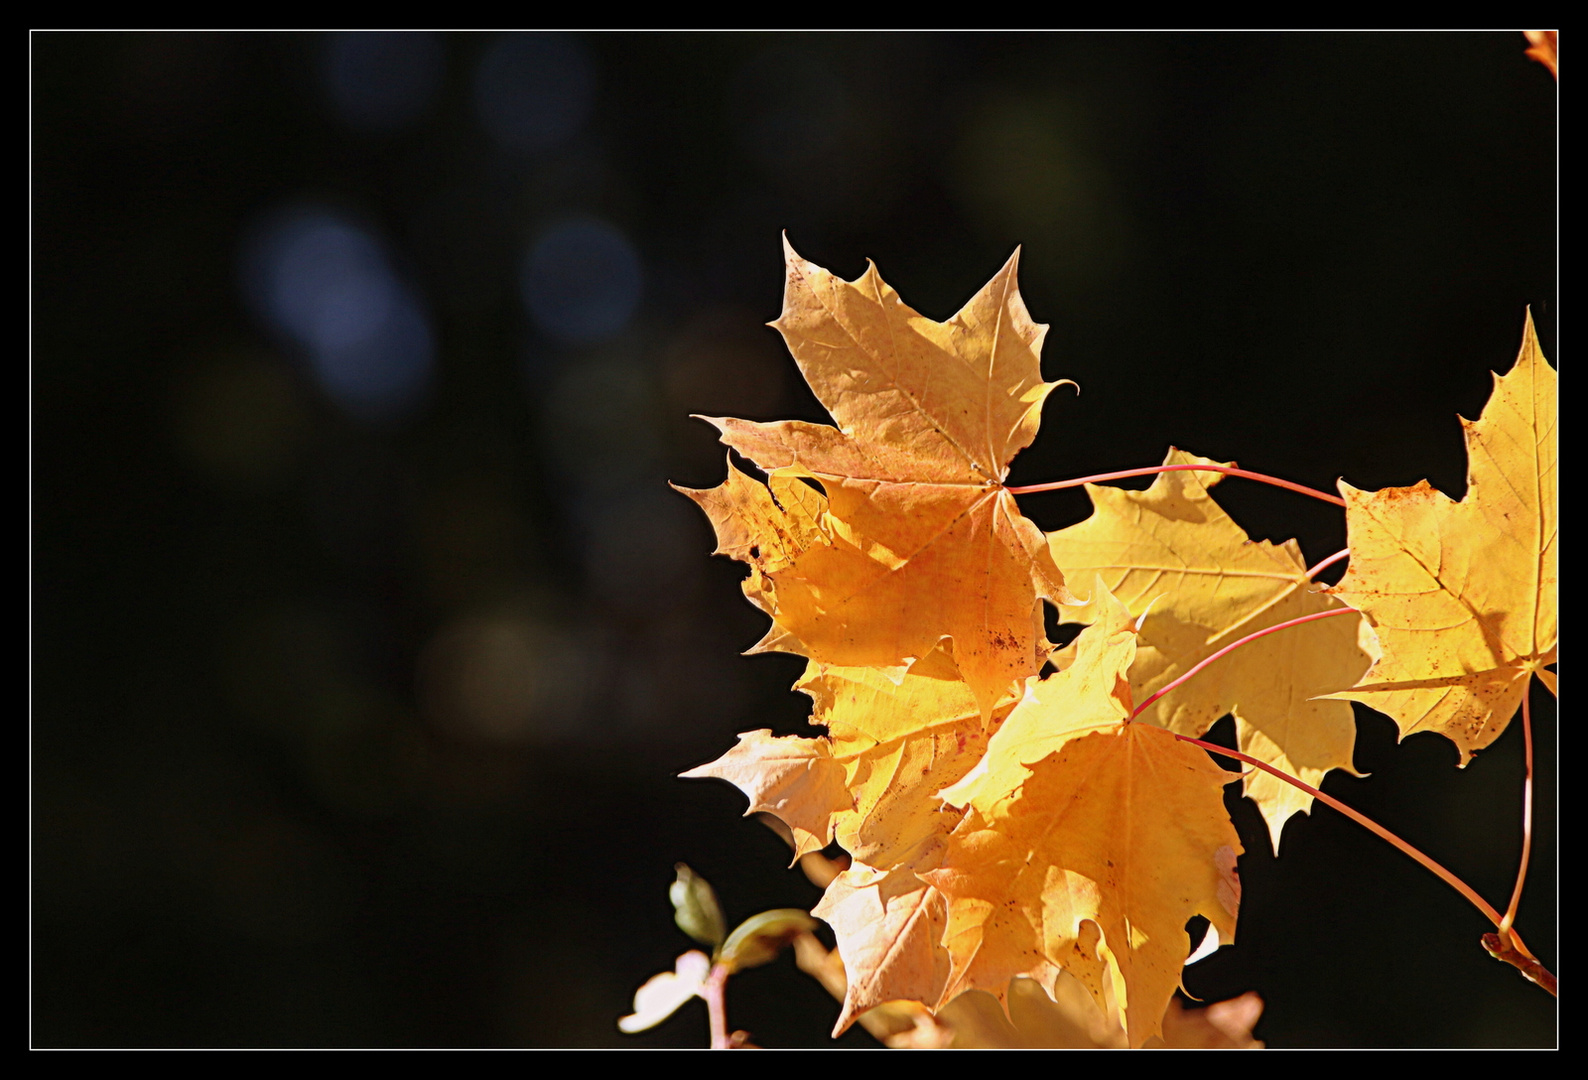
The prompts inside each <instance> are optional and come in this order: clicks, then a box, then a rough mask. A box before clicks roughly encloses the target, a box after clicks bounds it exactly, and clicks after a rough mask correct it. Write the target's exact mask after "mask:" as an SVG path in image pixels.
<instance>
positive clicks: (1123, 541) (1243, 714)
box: [1048, 449, 1369, 851]
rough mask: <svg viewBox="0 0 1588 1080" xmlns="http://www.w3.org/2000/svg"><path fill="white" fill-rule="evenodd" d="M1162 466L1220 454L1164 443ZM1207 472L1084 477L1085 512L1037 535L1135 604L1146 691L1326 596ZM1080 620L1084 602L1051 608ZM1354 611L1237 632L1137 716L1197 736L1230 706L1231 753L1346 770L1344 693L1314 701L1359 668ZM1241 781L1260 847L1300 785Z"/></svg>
mask: <svg viewBox="0 0 1588 1080" xmlns="http://www.w3.org/2000/svg"><path fill="white" fill-rule="evenodd" d="M1164 464H1165V465H1189V464H1203V465H1212V464H1227V463H1219V462H1213V461H1210V460H1209V459H1207V458H1199V457H1197V456H1195V455H1193V454H1187V453H1185V452H1183V451H1180V450H1174V449H1171V450H1170V451H1169V454H1168V456H1167V457H1166V458H1165V459H1164ZM1221 479H1222V477H1221V476H1219V475H1218V474H1216V473H1215V474H1212V475H1209V474H1207V473H1196V472H1168V473H1160V474H1159V475H1158V476H1157V477H1156V478H1155V479H1154V480H1153V483H1152V486H1151V487H1149V488H1148V489H1147V490H1145V491H1125V490H1121V489H1119V488H1110V487H1102V486H1099V485H1096V484H1088V485H1087V493H1088V494H1089V495H1090V496H1091V498H1092V503H1093V505H1094V507H1095V511H1094V513H1093V514H1092V516H1091V517H1090V518H1088V519H1086V520H1085V521H1083V522H1080V523H1079V524H1077V525H1072V526H1071V527H1069V528H1067V529H1062V530H1060V531H1058V532H1055V533H1050V534H1049V535H1048V545H1049V550H1050V551H1051V552H1052V554H1053V560H1054V562H1056V563H1058V564H1059V565H1060V566H1062V567H1064V570H1065V572H1066V573H1067V574H1069V575H1071V577H1072V579H1073V580H1077V581H1084V580H1087V579H1088V578H1090V577H1091V576H1092V575H1093V574H1099V575H1101V577H1102V579H1103V582H1104V583H1105V584H1106V585H1107V586H1108V588H1109V589H1110V590H1111V591H1112V592H1113V593H1115V594H1116V595H1118V596H1119V598H1120V599H1121V600H1122V601H1123V602H1124V603H1125V605H1126V606H1127V607H1128V608H1129V610H1130V611H1131V612H1132V613H1133V614H1135V615H1137V616H1138V617H1140V616H1143V615H1145V621H1144V622H1143V624H1142V627H1141V632H1140V634H1139V636H1138V639H1137V640H1138V648H1137V652H1136V658H1135V661H1134V663H1132V664H1131V666H1130V689H1131V693H1132V694H1133V695H1134V697H1135V699H1136V700H1137V701H1146V700H1147V699H1148V698H1149V697H1150V696H1151V695H1152V694H1153V693H1154V692H1155V691H1157V690H1159V689H1160V688H1162V687H1164V686H1167V685H1168V684H1169V683H1170V682H1172V681H1173V680H1175V679H1177V678H1179V677H1180V676H1181V675H1183V674H1185V673H1186V672H1187V671H1189V670H1190V669H1191V668H1192V667H1194V666H1195V665H1196V664H1198V663H1199V662H1201V661H1202V660H1204V659H1206V658H1207V657H1209V656H1211V655H1212V654H1213V653H1215V652H1217V651H1218V650H1219V649H1221V648H1223V647H1224V646H1226V645H1229V644H1230V643H1232V642H1234V641H1236V640H1238V639H1240V638H1242V637H1244V636H1246V635H1248V634H1251V633H1254V632H1256V631H1258V630H1262V629H1264V628H1265V627H1269V626H1277V625H1278V624H1279V623H1282V622H1285V621H1288V620H1290V619H1295V618H1298V617H1300V616H1303V615H1312V614H1315V613H1318V612H1323V611H1328V610H1330V609H1331V608H1338V607H1339V606H1340V604H1339V602H1338V601H1336V600H1334V599H1333V598H1331V597H1329V596H1326V595H1323V594H1322V593H1321V592H1320V591H1319V590H1318V588H1317V586H1315V585H1313V583H1312V582H1311V581H1310V580H1309V579H1308V577H1307V566H1306V563H1305V562H1304V561H1303V559H1302V556H1301V550H1300V548H1298V547H1297V546H1296V543H1295V541H1293V540H1292V541H1288V542H1286V543H1284V544H1271V543H1269V542H1267V541H1257V542H1254V541H1253V540H1252V539H1251V538H1250V537H1248V536H1247V535H1246V532H1245V530H1244V529H1242V528H1241V527H1240V526H1239V525H1237V524H1236V523H1235V522H1234V521H1233V520H1232V519H1231V518H1230V516H1229V515H1228V514H1226V513H1225V512H1224V510H1223V508H1222V507H1220V506H1219V504H1218V503H1217V502H1216V501H1215V500H1214V498H1213V496H1212V493H1211V491H1210V489H1211V488H1212V487H1213V486H1214V485H1215V484H1217V483H1218V482H1219V481H1220V480H1221ZM1062 613H1063V616H1064V618H1065V619H1066V620H1067V621H1075V622H1090V621H1091V619H1092V618H1093V613H1092V610H1091V607H1090V606H1084V607H1067V608H1064V609H1063V612H1062ZM1355 623H1356V620H1354V619H1350V618H1345V619H1324V620H1320V621H1318V622H1313V623H1307V624H1304V625H1301V626H1296V627H1292V628H1289V629H1287V630H1286V631H1285V632H1284V633H1282V634H1274V635H1271V636H1269V637H1265V638H1262V639H1260V640H1257V641H1254V642H1251V643H1250V644H1248V645H1245V646H1243V647H1242V648H1241V649H1239V650H1237V651H1236V652H1234V653H1232V654H1230V655H1229V656H1226V657H1223V658H1221V659H1219V660H1218V661H1217V662H1215V663H1214V664H1213V665H1212V666H1211V667H1209V668H1207V669H1206V670H1204V671H1202V672H1200V673H1198V675H1197V676H1196V678H1194V679H1192V680H1190V681H1189V682H1188V683H1186V684H1185V685H1183V686H1181V687H1178V688H1176V689H1175V690H1173V691H1171V692H1170V693H1169V694H1167V695H1166V696H1164V697H1163V698H1160V699H1159V700H1158V701H1156V702H1154V703H1152V704H1151V705H1149V706H1148V707H1147V708H1146V709H1145V710H1144V711H1143V712H1142V713H1141V714H1140V717H1139V719H1142V720H1145V721H1148V722H1150V723H1154V724H1157V725H1159V726H1160V727H1165V728H1168V729H1169V730H1170V731H1176V732H1179V733H1180V734H1182V735H1191V736H1200V735H1202V734H1204V733H1205V732H1206V731H1207V729H1208V728H1209V727H1211V726H1212V725H1213V723H1214V722H1215V721H1217V720H1218V719H1219V718H1220V717H1221V716H1224V715H1225V714H1226V713H1231V712H1233V713H1234V715H1235V724H1236V738H1237V742H1238V745H1239V747H1240V749H1241V751H1242V752H1244V753H1247V754H1250V755H1252V756H1253V757H1256V758H1259V759H1260V760H1262V761H1265V762H1267V763H1268V764H1270V765H1274V766H1276V767H1278V768H1280V769H1282V770H1283V771H1285V772H1287V773H1289V774H1290V775H1292V776H1295V777H1298V778H1300V779H1301V780H1304V781H1306V782H1307V783H1308V784H1311V785H1313V786H1314V787H1316V786H1317V785H1318V784H1319V782H1320V781H1321V780H1322V779H1323V776H1324V774H1325V773H1327V772H1328V771H1329V770H1330V769H1350V768H1351V752H1352V747H1353V745H1354V743H1355V739H1356V723H1355V720H1354V719H1353V718H1352V715H1351V706H1350V705H1349V703H1347V702H1343V701H1332V700H1316V699H1317V698H1318V696H1319V695H1323V694H1328V693H1332V692H1334V691H1336V690H1339V689H1342V688H1344V687H1348V686H1351V685H1352V684H1354V683H1355V682H1356V681H1357V679H1359V678H1360V677H1361V675H1362V673H1363V672H1364V671H1366V670H1367V666H1368V663H1369V660H1368V656H1367V654H1366V653H1364V652H1362V650H1361V649H1360V648H1359V647H1358V645H1357V640H1356V638H1357V633H1356V626H1355ZM1245 791H1246V794H1247V795H1248V796H1249V797H1250V798H1251V799H1252V800H1253V801H1254V802H1256V803H1257V806H1258V809H1260V810H1261V811H1262V813H1263V817H1264V819H1265V820H1266V821H1267V823H1268V827H1269V831H1270V834H1271V837H1272V839H1273V843H1274V848H1275V850H1276V851H1277V850H1278V847H1279V837H1280V833H1281V831H1282V830H1283V828H1284V824H1285V821H1286V820H1287V819H1288V818H1289V817H1290V816H1291V815H1292V814H1294V813H1296V812H1297V811H1305V810H1307V809H1309V808H1310V807H1311V805H1312V797H1311V796H1310V795H1308V794H1307V793H1306V792H1304V791H1301V790H1299V789H1297V788H1296V787H1294V786H1292V785H1290V784H1286V783H1283V782H1282V781H1280V780H1277V779H1275V778H1274V777H1273V776H1271V775H1269V774H1268V773H1265V772H1260V771H1258V770H1255V769H1254V770H1252V771H1251V772H1249V773H1248V774H1247V776H1246V779H1245Z"/></svg>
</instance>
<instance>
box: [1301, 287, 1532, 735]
mask: <svg viewBox="0 0 1588 1080" xmlns="http://www.w3.org/2000/svg"><path fill="white" fill-rule="evenodd" d="M1555 417H1556V405H1555V371H1554V369H1553V368H1551V367H1550V366H1549V364H1548V363H1547V362H1546V361H1545V359H1544V354H1543V352H1542V351H1541V350H1540V349H1539V346H1538V337H1537V335H1536V334H1535V333H1534V331H1533V317H1532V314H1531V313H1529V314H1528V316H1527V323H1526V327H1525V329H1524V331H1523V337H1522V349H1521V352H1520V354H1519V355H1518V356H1517V360H1516V364H1515V365H1514V366H1513V367H1512V368H1511V370H1510V372H1508V373H1507V374H1506V375H1503V376H1500V375H1496V376H1495V378H1494V390H1493V392H1492V393H1491V395H1490V397H1489V401H1488V404H1486V405H1485V406H1484V409H1483V413H1482V415H1481V416H1480V417H1479V418H1478V419H1477V420H1476V421H1470V420H1466V419H1463V420H1462V421H1461V423H1462V428H1463V432H1464V434H1465V436H1466V443H1467V459H1468V465H1467V493H1466V496H1465V497H1464V498H1463V499H1462V500H1461V501H1460V502H1456V501H1454V500H1452V499H1451V498H1450V497H1449V496H1447V495H1445V494H1444V493H1443V492H1441V491H1438V490H1436V489H1435V488H1433V487H1431V486H1430V485H1429V484H1428V482H1427V481H1426V480H1424V481H1422V482H1421V483H1418V484H1417V485H1415V486H1413V487H1404V488H1384V489H1383V490H1381V491H1358V490H1357V489H1356V488H1353V487H1351V486H1350V485H1349V484H1347V483H1345V482H1344V481H1342V482H1341V483H1340V493H1341V494H1342V495H1344V496H1345V500H1346V528H1347V532H1348V536H1349V539H1350V549H1351V564H1350V567H1349V569H1348V570H1347V571H1346V574H1345V577H1344V578H1342V579H1341V581H1340V584H1339V585H1338V586H1336V587H1335V588H1334V589H1333V590H1332V592H1333V593H1334V595H1336V596H1338V597H1339V598H1340V599H1341V600H1343V601H1344V602H1345V603H1347V604H1349V605H1350V606H1351V607H1354V608H1356V609H1357V610H1358V611H1360V612H1362V614H1363V616H1365V618H1364V622H1363V645H1364V647H1365V648H1366V649H1367V650H1368V652H1369V653H1370V654H1371V655H1372V656H1373V657H1374V660H1373V667H1372V669H1371V670H1370V671H1368V673H1367V674H1366V675H1365V676H1364V677H1363V679H1362V681H1361V682H1360V683H1358V684H1357V685H1356V686H1355V687H1354V688H1352V689H1350V690H1348V691H1344V692H1342V693H1339V694H1336V695H1334V696H1336V697H1339V698H1344V699H1347V700H1351V701H1360V702H1363V703H1365V704H1367V705H1370V706H1372V707H1373V708H1375V709H1377V710H1379V711H1380V712H1382V713H1385V714H1387V715H1389V716H1390V717H1392V718H1393V719H1394V720H1395V722H1396V724H1398V725H1399V726H1400V730H1401V737H1402V738H1404V737H1405V736H1407V735H1410V734H1412V733H1413V732H1417V731H1437V732H1438V733H1439V734H1441V735H1444V736H1445V737H1447V738H1449V739H1450V740H1451V741H1452V742H1454V743H1455V744H1456V748H1457V750H1458V751H1459V752H1460V755H1461V764H1463V765H1465V764H1466V763H1467V762H1468V761H1469V760H1471V758H1472V754H1473V752H1474V751H1476V750H1481V749H1483V748H1484V747H1485V746H1487V745H1489V744H1490V743H1491V742H1493V741H1494V740H1495V739H1497V738H1498V737H1499V736H1500V733H1501V732H1503V731H1504V730H1505V727H1506V725H1507V724H1508V723H1510V720H1511V717H1512V716H1514V715H1515V714H1516V710H1517V709H1518V707H1520V705H1521V701H1522V695H1524V694H1525V693H1527V686H1528V678H1529V676H1530V675H1532V674H1534V673H1535V672H1536V673H1537V674H1539V676H1540V677H1541V678H1543V679H1544V681H1545V683H1546V685H1549V686H1550V688H1551V689H1554V679H1553V677H1552V676H1551V675H1550V673H1549V672H1547V671H1545V670H1543V669H1544V665H1546V664H1550V663H1554V661H1555V654H1556V623H1555V612H1556V606H1555V605H1556V597H1555V593H1556V589H1557V585H1558V570H1557V567H1556V552H1555V540H1556V534H1557V524H1556V512H1557V501H1558V493H1557V489H1556V445H1555Z"/></svg>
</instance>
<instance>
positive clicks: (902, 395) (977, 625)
mask: <svg viewBox="0 0 1588 1080" xmlns="http://www.w3.org/2000/svg"><path fill="white" fill-rule="evenodd" d="M784 255H785V260H786V263H787V269H788V277H787V285H786V288H785V292H784V302H783V313H782V315H781V316H780V317H779V318H778V320H777V321H776V322H775V323H773V324H772V325H773V326H774V327H776V328H777V329H778V330H779V331H780V332H781V333H782V334H783V337H784V339H785V340H786V341H787V343H788V346H789V350H790V351H791V352H792V353H793V355H794V359H795V361H796V362H797V363H798V364H799V366H800V370H801V371H802V372H803V373H804V375H805V378H806V381H807V382H808V383H809V384H810V386H811V389H812V390H813V391H814V392H815V394H816V397H817V398H818V399H819V400H820V401H821V403H822V404H823V405H824V406H825V407H826V408H827V410H828V412H829V413H830V414H831V415H832V417H833V419H834V420H835V421H837V425H838V426H837V427H830V426H826V425H821V424H808V423H803V422H798V421H780V422H776V423H755V422H751V421H747V420H735V419H730V418H709V417H708V418H705V419H708V420H709V421H710V422H711V423H712V424H715V425H716V426H717V428H718V429H719V430H720V431H721V433H722V440H723V442H725V443H726V444H727V445H729V446H730V447H732V448H733V449H735V450H737V451H738V452H740V453H741V454H743V455H744V456H745V457H747V458H749V459H750V460H751V461H754V462H755V463H756V464H757V465H758V466H760V467H761V468H763V469H765V470H767V472H768V473H769V474H770V475H771V476H772V477H773V478H774V479H776V478H778V477H784V478H791V477H799V478H808V479H811V480H814V481H817V482H818V483H820V485H821V486H822V488H823V489H824V492H825V496H826V498H825V502H824V504H823V505H822V507H821V511H820V516H819V518H818V519H816V521H815V522H813V530H812V531H810V532H809V533H807V534H805V535H803V536H802V538H801V540H800V541H799V544H800V545H803V546H802V547H800V550H798V551H797V552H795V553H794V554H793V555H792V559H791V561H790V562H789V563H788V564H787V565H780V566H778V567H776V568H770V567H761V568H759V569H758V573H759V574H760V575H762V576H763V577H764V578H765V579H766V581H765V582H764V583H762V582H760V581H757V580H756V579H755V578H754V577H752V582H751V583H750V584H749V585H747V591H751V590H753V593H752V596H751V598H752V599H753V600H756V602H757V603H760V604H761V606H762V607H763V608H764V609H766V610H767V611H768V612H769V613H770V614H771V615H772V618H773V626H772V629H771V630H770V631H769V632H768V633H767V635H766V637H765V638H764V639H762V641H761V642H760V643H758V644H757V645H756V647H755V649H753V650H752V651H766V650H778V651H784V652H794V653H799V654H801V655H804V656H808V657H810V658H811V659H812V660H814V661H816V662H817V663H819V664H821V665H823V666H839V667H873V668H878V669H883V670H886V671H888V672H890V674H893V675H897V674H899V673H900V672H902V671H903V670H904V669H906V668H907V667H908V666H909V665H910V664H911V663H912V662H913V661H914V660H916V659H918V658H920V657H923V656H925V655H926V654H927V653H929V652H931V651H932V650H933V649H934V648H935V647H937V645H938V643H939V642H940V641H941V640H942V639H943V638H945V637H946V638H948V639H950V640H951V641H952V642H953V654H954V660H955V662H956V663H957V664H958V666H959V669H960V671H961V673H962V674H963V677H964V679H965V682H966V683H967V684H968V685H969V686H970V688H971V691H972V693H973V694H974V695H975V698H976V701H977V703H978V704H979V706H980V707H981V710H982V712H983V714H984V715H990V713H991V711H992V708H993V706H994V704H995V703H996V702H997V700H998V699H999V698H1000V697H1002V696H1003V695H1004V694H1006V693H1007V692H1008V690H1009V688H1010V687H1011V686H1012V685H1013V684H1014V683H1015V682H1017V681H1018V680H1020V679H1023V678H1025V677H1026V676H1028V675H1033V674H1035V673H1036V672H1037V670H1038V669H1039V668H1040V666H1041V663H1042V656H1041V653H1042V648H1041V641H1042V627H1041V611H1040V605H1039V598H1042V597H1046V598H1048V599H1050V600H1053V601H1055V602H1065V601H1067V600H1069V599H1070V597H1069V596H1068V594H1067V593H1066V592H1065V589H1064V581H1063V576H1062V575H1061V574H1060V573H1059V571H1058V568H1057V567H1055V566H1054V565H1053V562H1052V560H1051V558H1050V557H1049V555H1048V551H1047V545H1046V543H1045V541H1044V539H1043V536H1042V533H1041V531H1040V530H1039V529H1037V527H1036V526H1035V525H1033V524H1032V523H1031V522H1030V521H1028V520H1027V519H1026V518H1025V517H1024V516H1023V515H1021V513H1020V510H1019V508H1018V507H1017V506H1016V505H1015V502H1014V499H1013V497H1012V496H1010V495H1009V493H1008V492H1007V491H1006V490H1005V488H1004V484H1003V481H1004V478H1005V476H1006V475H1007V472H1008V466H1009V462H1010V460H1011V459H1012V458H1013V457H1014V455H1015V454H1017V453H1018V452H1019V451H1020V450H1021V449H1023V448H1024V447H1026V446H1028V445H1029V444H1030V442H1031V440H1032V439H1033V438H1034V437H1035V435H1036V431H1037V425H1038V422H1039V415H1040V412H1041V409H1042V403H1043V401H1044V400H1045V399H1046V398H1047V395H1048V394H1049V392H1050V391H1051V390H1052V389H1053V387H1054V386H1057V385H1058V384H1057V383H1045V382H1043V381H1042V378H1041V372H1040V363H1039V352H1040V349H1041V344H1042V338H1043V335H1044V334H1045V333H1046V330H1047V328H1046V327H1045V326H1040V325H1038V324H1036V323H1034V322H1032V320H1031V317H1030V315H1029V314H1028V313H1027V311H1026V308H1025V303H1024V301H1022V300H1021V298H1020V293H1019V289H1018V287H1017V285H1016V282H1015V270H1016V264H1017V259H1018V256H1015V257H1011V258H1010V260H1009V262H1008V263H1007V264H1006V265H1005V266H1004V268H1003V269H1002V270H1000V271H999V272H998V273H997V275H995V276H994V277H993V279H992V280H991V281H990V282H988V283H987V285H986V286H984V287H983V288H982V289H981V291H980V292H978V293H977V294H976V295H975V296H974V297H972V298H971V300H970V301H969V302H968V303H967V304H966V305H965V306H964V307H963V308H962V309H961V310H960V311H959V313H958V314H956V315H955V316H954V317H953V318H951V319H949V320H948V321H947V322H942V323H939V322H934V321H932V320H930V319H927V318H925V317H923V316H921V315H920V314H918V313H917V312H915V311H914V310H912V309H911V308H910V307H909V306H907V305H906V304H905V303H904V302H903V301H902V300H901V299H900V298H899V295H898V293H896V292H895V291H894V290H893V289H892V288H891V287H889V286H888V285H887V284H886V283H885V282H883V280H882V277H881V275H880V274H878V273H877V269H876V267H875V266H869V267H868V268H867V270H866V272H865V273H864V274H863V275H861V276H860V277H859V278H857V279H856V280H854V281H852V282H846V281H844V280H842V279H841V278H839V277H836V276H835V275H833V274H830V273H828V272H827V271H826V270H824V269H822V268H821V267H819V266H816V265H815V264H814V263H810V262H807V261H806V260H805V259H802V258H800V256H799V255H797V254H796V253H795V252H794V249H793V248H792V247H791V246H789V245H788V242H787V240H786V239H785V241H784ZM728 483H729V485H738V484H740V481H737V480H735V479H733V478H732V477H730V479H729V482H728ZM727 486H728V485H725V487H727ZM717 490H718V491H722V489H717ZM784 490H792V489H790V488H785V489H784ZM690 494H691V497H692V498H695V499H696V501H697V502H699V503H700V504H701V506H702V507H703V508H704V509H705V510H706V512H707V514H708V515H710V516H711V519H712V522H713V524H714V525H716V526H717V530H718V536H719V542H720V546H719V550H722V551H724V553H728V554H732V553H733V552H731V551H726V550H725V549H726V548H728V547H730V546H731V547H735V548H737V549H739V550H742V551H745V552H748V551H749V550H750V548H755V549H757V550H764V548H765V544H763V543H762V542H761V540H760V539H759V537H762V536H766V537H769V538H775V537H776V536H778V535H780V534H779V533H778V529H779V528H782V526H783V524H784V522H782V521H781V520H777V521H769V520H768V519H767V516H766V515H765V514H764V513H761V510H760V509H758V508H757V506H756V505H755V500H754V499H753V498H751V497H750V496H749V495H747V494H746V493H744V492H743V491H740V490H733V491H724V492H723V493H722V495H721V496H720V497H714V498H708V497H707V496H708V495H710V494H711V493H704V492H696V493H690ZM773 494H774V495H776V494H777V492H776V491H775V490H774V492H773ZM777 501H778V502H779V503H781V502H782V498H781V496H779V497H778V500H777ZM762 509H764V508H762ZM782 509H784V510H785V511H786V512H792V511H789V508H788V507H786V506H784V507H782ZM725 519H727V524H726V525H725ZM725 530H726V532H728V533H732V534H733V536H734V537H736V538H737V539H735V540H734V541H733V542H732V543H730V542H729V540H728V538H727V537H726V536H725ZM746 540H748V542H747V543H746V542H745V541H746ZM796 546H799V545H796ZM735 557H740V556H738V555H735ZM752 558H753V557H752Z"/></svg>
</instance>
